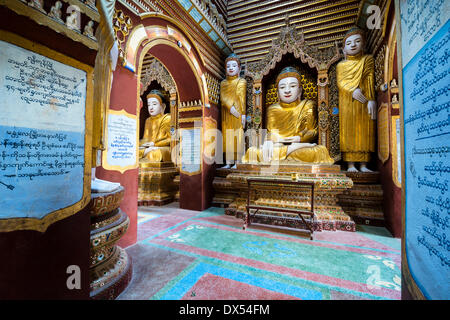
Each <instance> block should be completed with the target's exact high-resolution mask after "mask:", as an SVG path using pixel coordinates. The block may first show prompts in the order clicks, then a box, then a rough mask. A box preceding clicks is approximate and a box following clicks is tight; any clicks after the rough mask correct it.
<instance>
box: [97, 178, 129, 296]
mask: <svg viewBox="0 0 450 320" xmlns="http://www.w3.org/2000/svg"><path fill="white" fill-rule="evenodd" d="M124 190H125V189H124V188H123V187H120V188H119V189H118V190H116V191H114V192H109V193H92V195H91V202H90V203H89V211H90V215H91V239H90V243H91V245H90V247H91V253H90V268H89V275H90V291H91V292H90V297H91V298H92V299H95V300H105V299H109V300H112V299H115V298H116V297H117V296H118V295H119V294H120V293H121V292H122V291H123V290H124V289H125V288H126V287H127V285H128V283H129V282H130V280H131V275H132V264H131V260H130V258H129V257H128V255H127V253H126V251H125V250H124V249H122V248H120V247H118V246H117V245H116V243H117V241H119V239H120V238H121V237H122V236H123V235H124V234H125V232H126V231H127V229H128V225H129V223H130V220H129V218H128V216H127V215H126V213H125V212H123V211H122V210H120V209H119V206H120V203H121V202H122V199H123V196H124Z"/></svg>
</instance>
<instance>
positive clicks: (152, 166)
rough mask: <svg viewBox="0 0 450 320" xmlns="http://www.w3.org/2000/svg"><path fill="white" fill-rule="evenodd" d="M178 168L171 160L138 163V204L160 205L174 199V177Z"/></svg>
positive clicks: (175, 188)
mask: <svg viewBox="0 0 450 320" xmlns="http://www.w3.org/2000/svg"><path fill="white" fill-rule="evenodd" d="M177 174H178V169H177V167H175V165H174V164H173V163H172V162H145V161H142V162H140V163H139V191H138V205H140V206H162V205H165V204H167V203H170V202H173V201H174V200H175V194H176V193H177V186H176V185H175V184H174V178H175V176H176V175H177Z"/></svg>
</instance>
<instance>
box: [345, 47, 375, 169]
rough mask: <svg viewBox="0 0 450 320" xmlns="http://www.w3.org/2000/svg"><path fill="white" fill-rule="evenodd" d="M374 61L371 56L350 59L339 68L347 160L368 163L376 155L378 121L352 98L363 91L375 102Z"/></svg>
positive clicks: (358, 56)
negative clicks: (371, 155) (354, 94)
mask: <svg viewBox="0 0 450 320" xmlns="http://www.w3.org/2000/svg"><path fill="white" fill-rule="evenodd" d="M374 74H375V71H374V59H373V57H372V56H370V55H362V54H358V55H355V56H348V57H347V60H344V61H341V62H340V63H339V64H338V65H337V68H336V77H337V85H338V89H339V138H340V145H341V152H342V157H343V160H344V161H347V162H368V161H369V160H370V153H371V152H375V121H374V120H372V119H371V118H370V114H369V112H368V111H367V103H365V104H362V103H361V102H359V101H358V100H356V99H353V96H352V94H353V91H354V90H355V89H357V88H360V89H361V91H362V93H363V95H364V96H365V97H366V98H367V100H369V101H370V100H375V89H374Z"/></svg>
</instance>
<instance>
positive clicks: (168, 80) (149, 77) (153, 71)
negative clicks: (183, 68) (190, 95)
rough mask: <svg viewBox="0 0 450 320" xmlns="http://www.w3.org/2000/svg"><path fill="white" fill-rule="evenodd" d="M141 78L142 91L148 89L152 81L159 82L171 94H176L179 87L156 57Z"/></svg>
mask: <svg viewBox="0 0 450 320" xmlns="http://www.w3.org/2000/svg"><path fill="white" fill-rule="evenodd" d="M143 73H144V74H143V75H142V78H141V83H142V91H145V90H147V88H148V86H149V85H150V83H151V82H152V81H156V82H158V83H159V84H160V85H161V87H163V89H164V90H166V91H168V92H169V93H170V94H175V93H176V92H177V88H176V85H175V82H174V81H173V79H172V76H171V75H170V73H169V71H167V69H166V68H165V67H164V66H163V64H162V63H161V62H159V61H158V60H157V59H156V58H155V59H154V60H153V61H152V62H151V63H150V64H149V65H148V67H147V68H145V70H144V71H143Z"/></svg>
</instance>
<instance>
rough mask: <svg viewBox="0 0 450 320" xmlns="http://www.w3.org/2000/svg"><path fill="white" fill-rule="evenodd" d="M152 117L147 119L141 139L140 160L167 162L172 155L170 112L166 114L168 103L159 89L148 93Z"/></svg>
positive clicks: (149, 109) (149, 110)
mask: <svg viewBox="0 0 450 320" xmlns="http://www.w3.org/2000/svg"><path fill="white" fill-rule="evenodd" d="M147 102H148V112H149V113H150V117H148V118H147V120H146V121H145V129H144V136H143V138H142V139H141V140H140V141H139V159H140V161H143V160H145V161H149V162H165V161H171V157H170V114H164V109H165V108H166V104H165V103H164V96H163V94H162V93H161V91H159V90H152V91H150V93H149V94H148V95H147Z"/></svg>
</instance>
